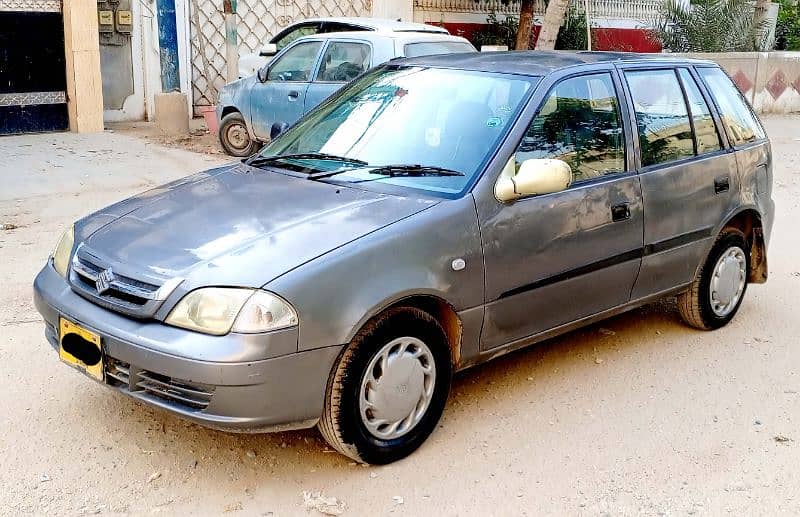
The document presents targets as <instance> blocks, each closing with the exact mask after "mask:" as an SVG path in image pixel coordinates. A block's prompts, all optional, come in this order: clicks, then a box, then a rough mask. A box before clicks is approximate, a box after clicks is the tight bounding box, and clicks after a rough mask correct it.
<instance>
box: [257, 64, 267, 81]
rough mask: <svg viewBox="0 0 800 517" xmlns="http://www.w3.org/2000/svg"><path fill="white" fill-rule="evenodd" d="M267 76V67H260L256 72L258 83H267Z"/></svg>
mask: <svg viewBox="0 0 800 517" xmlns="http://www.w3.org/2000/svg"><path fill="white" fill-rule="evenodd" d="M268 74H269V67H266V66H262V67H261V68H259V69H258V72H256V77H257V78H258V81H259V82H261V83H265V82H267V75H268Z"/></svg>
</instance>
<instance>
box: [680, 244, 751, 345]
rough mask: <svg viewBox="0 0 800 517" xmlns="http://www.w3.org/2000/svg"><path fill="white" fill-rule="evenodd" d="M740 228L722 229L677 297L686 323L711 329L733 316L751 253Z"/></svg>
mask: <svg viewBox="0 0 800 517" xmlns="http://www.w3.org/2000/svg"><path fill="white" fill-rule="evenodd" d="M748 249H749V248H748V246H747V239H746V238H745V236H744V234H743V233H742V232H740V231H739V230H735V229H726V230H725V231H723V232H722V233H721V234H720V235H719V237H717V241H716V242H715V243H714V246H713V247H712V248H711V251H710V252H709V254H708V258H707V259H706V262H705V263H704V264H703V267H702V268H701V269H700V271H699V273H698V275H697V277H696V278H695V280H694V282H692V286H691V288H690V289H689V290H688V291H686V292H685V293H681V294H680V295H679V296H678V311H679V312H680V315H681V318H683V321H684V322H686V323H687V324H689V325H691V326H693V327H696V328H699V329H702V330H712V329H717V328H720V327H722V326H724V325H727V324H728V322H729V321H731V320H732V319H733V317H734V316H735V315H736V312H737V311H738V310H739V306H740V305H741V304H742V299H744V293H745V291H746V290H747V275H748V271H749V270H750V254H749V253H748V252H747V250H748Z"/></svg>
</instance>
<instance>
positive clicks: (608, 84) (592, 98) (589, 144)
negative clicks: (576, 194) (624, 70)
mask: <svg viewBox="0 0 800 517" xmlns="http://www.w3.org/2000/svg"><path fill="white" fill-rule="evenodd" d="M533 158H554V159H557V160H562V161H564V162H567V164H568V165H569V166H570V167H571V168H572V182H573V183H578V182H580V181H585V180H589V179H592V178H596V177H598V176H603V175H605V174H613V173H616V172H621V171H623V170H625V145H624V142H623V136H622V124H621V123H620V114H619V105H618V103H617V94H616V90H615V89H614V83H613V81H612V79H611V74H609V73H602V74H591V75H583V76H580V77H573V78H571V79H566V80H564V81H562V82H561V83H559V84H558V85H557V86H556V87H555V88H554V89H553V90H552V91H551V92H550V95H549V96H548V97H547V100H545V101H544V103H543V104H542V107H541V109H540V110H539V114H538V115H536V118H534V119H533V122H531V125H530V126H529V127H528V131H527V132H526V133H525V137H524V138H523V139H522V143H520V145H519V148H518V149H517V153H516V160H517V166H519V165H520V164H521V163H522V162H523V161H524V160H529V159H533Z"/></svg>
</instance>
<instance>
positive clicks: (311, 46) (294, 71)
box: [267, 41, 322, 81]
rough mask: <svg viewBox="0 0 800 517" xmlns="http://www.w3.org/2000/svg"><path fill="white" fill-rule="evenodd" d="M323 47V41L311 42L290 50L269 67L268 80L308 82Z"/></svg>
mask: <svg viewBox="0 0 800 517" xmlns="http://www.w3.org/2000/svg"><path fill="white" fill-rule="evenodd" d="M321 46H322V42H321V41H309V42H308V43H300V44H298V45H297V46H295V47H292V48H290V49H289V50H287V51H286V53H285V54H284V55H282V56H280V57H279V58H278V59H277V60H275V63H274V64H272V65H271V66H270V67H269V74H268V75H267V80H268V81H308V80H309V79H310V77H311V69H312V68H314V63H316V61H317V54H319V49H320V47H321Z"/></svg>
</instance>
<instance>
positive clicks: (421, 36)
mask: <svg viewBox="0 0 800 517" xmlns="http://www.w3.org/2000/svg"><path fill="white" fill-rule="evenodd" d="M329 39H349V40H361V41H376V40H380V39H391V40H398V41H400V42H402V43H416V42H419V43H424V42H429V41H431V42H432V41H455V42H459V43H467V44H470V43H469V41H468V40H466V39H464V38H462V37H461V36H453V35H452V34H442V33H438V32H430V33H420V32H399V33H398V32H394V31H384V30H380V31H370V32H366V31H345V32H326V33H324V34H311V35H309V36H303V37H301V38H297V41H300V40H303V41H308V40H329Z"/></svg>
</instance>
